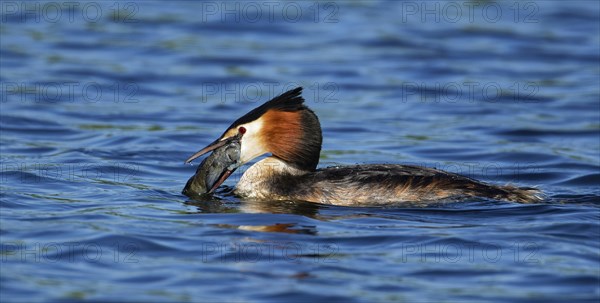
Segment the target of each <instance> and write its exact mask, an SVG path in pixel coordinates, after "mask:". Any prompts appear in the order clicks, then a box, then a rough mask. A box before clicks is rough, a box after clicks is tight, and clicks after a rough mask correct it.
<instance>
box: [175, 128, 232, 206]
mask: <svg viewBox="0 0 600 303" xmlns="http://www.w3.org/2000/svg"><path fill="white" fill-rule="evenodd" d="M241 137H242V134H238V135H236V136H233V137H230V138H227V139H225V140H221V141H215V142H213V143H211V144H209V145H208V146H207V147H205V148H203V149H202V150H200V151H199V152H197V153H195V154H194V155H193V156H191V157H190V158H189V159H188V160H186V161H185V162H186V163H190V162H191V161H192V160H194V159H196V158H198V157H200V156H202V155H203V154H205V153H207V152H210V151H212V153H211V154H210V155H209V156H208V157H206V158H205V159H204V160H203V161H202V163H200V165H199V166H198V169H197V170H196V174H194V175H193V176H192V177H191V178H190V179H189V180H188V182H187V184H186V185H185V187H184V188H183V192H182V193H183V194H184V195H187V196H195V195H204V194H211V193H212V192H214V191H215V190H216V189H217V188H218V187H219V186H220V185H221V184H223V182H225V180H226V179H227V178H228V177H229V176H231V174H232V173H233V172H234V171H235V170H236V169H237V168H238V167H239V166H240V165H241V163H240V151H241Z"/></svg>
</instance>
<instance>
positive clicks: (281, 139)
mask: <svg viewBox="0 0 600 303" xmlns="http://www.w3.org/2000/svg"><path fill="white" fill-rule="evenodd" d="M301 93H302V88H301V87H298V88H296V89H293V90H290V91H288V92H286V93H284V94H282V95H280V96H278V97H275V98H273V99H272V100H270V101H268V102H266V103H264V104H263V105H261V106H259V107H257V108H255V109H253V110H252V111H250V112H249V113H247V114H246V115H244V116H242V117H241V118H239V119H237V120H236V121H235V122H233V124H231V126H229V127H228V128H227V130H226V131H225V132H224V133H223V134H222V135H221V136H220V137H219V138H218V139H217V140H215V141H214V142H212V143H211V144H209V145H208V146H206V147H205V148H203V149H202V150H200V151H199V152H197V153H195V154H194V155H192V156H191V157H190V158H188V159H187V160H186V161H185V162H186V163H189V162H191V161H193V160H194V159H196V158H198V157H200V156H202V155H203V154H205V153H207V152H210V151H213V150H214V151H215V152H213V154H211V155H210V156H209V157H208V158H207V159H205V161H204V162H202V164H201V165H200V167H199V168H198V170H197V172H196V174H195V175H194V176H192V177H191V178H190V180H189V181H188V183H187V184H186V186H185V188H184V190H183V193H184V194H187V195H188V196H190V195H191V194H204V193H207V192H208V193H212V192H213V191H214V190H215V189H216V188H217V187H218V186H219V185H221V184H222V183H223V182H224V181H225V180H226V179H227V178H228V177H229V176H230V175H231V173H232V172H233V171H234V170H235V169H237V168H238V167H239V166H241V165H243V164H245V163H247V162H248V161H251V160H252V159H254V158H256V157H259V156H261V155H264V154H267V153H270V154H271V156H269V157H267V158H265V159H262V160H260V161H258V162H257V163H255V164H254V165H252V166H251V167H250V168H248V169H247V170H246V172H245V173H244V174H243V175H242V177H241V179H240V180H239V182H238V184H237V185H236V187H235V189H234V194H236V195H238V196H241V197H246V198H251V199H268V200H303V201H309V202H318V203H324V204H335V205H365V204H371V205H377V204H380V205H381V204H390V203H396V202H407V201H414V202H418V201H436V200H442V199H453V198H466V197H485V198H492V199H497V200H508V201H515V202H538V201H541V192H540V191H539V190H537V189H535V188H519V187H515V186H510V185H508V186H499V185H491V184H486V183H483V182H480V181H477V180H473V179H471V178H467V177H464V176H461V175H457V174H454V173H449V172H445V171H441V170H438V169H434V168H428V167H420V166H414V165H399V164H368V165H352V166H342V167H328V168H321V169H316V168H317V164H318V163H319V156H320V152H321V143H322V135H321V125H320V123H319V119H318V118H317V116H316V115H315V113H314V112H313V111H312V110H311V109H309V108H308V107H307V106H306V105H304V99H303V98H302V96H301ZM216 176H219V177H218V178H217V177H216Z"/></svg>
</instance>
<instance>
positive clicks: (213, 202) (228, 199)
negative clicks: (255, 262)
mask: <svg viewBox="0 0 600 303" xmlns="http://www.w3.org/2000/svg"><path fill="white" fill-rule="evenodd" d="M222 193H223V192H221V195H217V196H209V195H203V196H193V197H191V199H190V200H188V201H186V202H185V204H187V205H192V206H194V207H196V208H197V209H198V213H248V214H256V213H269V214H294V215H300V216H305V217H309V218H313V219H318V220H320V219H321V218H319V209H320V208H321V207H322V206H321V205H320V204H317V203H310V202H302V201H257V200H242V201H240V200H239V199H238V198H236V197H234V196H233V195H230V194H228V193H226V194H222ZM215 226H218V227H224V228H236V229H240V230H252V231H261V232H279V233H293V234H311V235H314V234H316V233H317V231H316V227H315V226H306V225H299V224H298V222H279V223H275V224H271V225H235V224H230V223H223V224H215Z"/></svg>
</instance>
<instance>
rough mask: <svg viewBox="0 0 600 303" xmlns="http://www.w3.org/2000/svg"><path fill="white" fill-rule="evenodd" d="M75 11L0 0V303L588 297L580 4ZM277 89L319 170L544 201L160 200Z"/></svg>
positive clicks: (599, 192)
mask: <svg viewBox="0 0 600 303" xmlns="http://www.w3.org/2000/svg"><path fill="white" fill-rule="evenodd" d="M290 3H291V4H290ZM76 4H77V5H74V4H68V2H33V1H32V2H27V3H21V2H15V1H12V2H11V1H3V2H2V3H1V4H0V6H1V7H2V20H1V23H0V51H1V56H0V66H1V74H0V82H1V88H2V92H1V98H2V99H1V100H0V101H1V103H0V106H1V116H0V117H1V123H0V125H1V149H0V151H1V173H2V175H1V197H2V198H1V204H0V205H1V209H0V211H1V213H0V237H1V239H0V242H1V253H0V258H1V260H0V266H1V267H0V272H1V274H0V282H1V286H0V301H2V302H39V301H52V302H56V301H84V300H88V301H102V302H106V301H119V302H122V301H136V302H140V301H159V302H165V301H181V302H209V301H210V302H213V301H228V302H238V301H239V302H241V301H244V302H246V301H261V302H263V301H266V302H280V301H283V300H289V301H298V302H309V301H325V300H327V301H330V302H335V301H339V302H373V301H386V302H387V301H390V302H398V301H400V302H434V301H436V302H437V301H447V302H458V301H495V302H500V301H510V302H519V301H532V300H539V301H544V302H546V301H562V302H565V301H571V300H589V301H595V300H598V299H599V297H600V286H599V283H600V260H599V259H600V251H599V249H600V243H599V238H600V237H599V236H600V223H599V219H600V203H599V200H600V199H599V197H600V189H599V184H600V173H599V168H600V159H599V154H600V113H599V112H600V80H599V77H600V76H599V75H600V54H599V52H600V51H599V50H600V46H599V45H600V29H599V25H598V24H599V20H600V17H599V15H600V8H599V3H598V2H597V1H580V2H574V1H539V2H510V1H508V2H498V3H497V2H490V1H480V2H468V3H467V2H434V1H429V2H396V1H381V2H372V1H351V2H350V1H348V2H346V1H344V2H342V1H339V2H318V3H317V2H305V1H302V2H228V3H227V4H223V3H220V2H204V3H196V2H187V1H186V2H173V1H170V2H169V3H168V4H165V3H163V2H154V1H143V2H110V1H103V2H84V3H76ZM297 85H302V86H304V88H305V90H304V97H305V98H306V102H307V104H308V105H309V106H310V107H311V108H312V109H313V110H314V111H315V112H316V113H317V115H318V116H319V118H320V121H321V124H322V127H323V135H324V144H323V151H322V155H321V163H320V166H322V167H325V166H328V165H339V164H355V163H410V164H419V165H425V166H431V167H437V168H441V169H445V170H449V171H452V172H457V173H461V174H464V175H467V176H469V177H473V178H477V179H481V180H484V181H487V182H491V183H495V184H507V183H513V184H518V185H521V186H535V187H538V188H540V189H541V190H543V191H544V193H545V196H546V198H545V201H544V202H543V203H539V204H517V203H509V202H502V201H492V200H485V199H473V200H468V201H463V202H450V201H448V202H441V203H439V204H436V205H420V204H417V203H407V204H406V205H402V206H394V207H388V208H378V207H363V208H352V207H336V206H326V205H318V204H311V203H302V202H293V201H289V202H277V201H273V202H269V201H266V202H255V201H244V200H241V199H239V198H237V197H235V196H232V195H230V194H229V193H228V190H229V189H231V187H233V186H234V185H235V182H236V180H238V179H239V178H240V176H241V173H242V172H243V169H241V170H240V172H236V174H235V175H234V176H232V178H230V179H229V180H228V181H226V183H225V186H224V187H223V188H221V189H220V190H219V192H218V195H217V196H216V197H215V198H214V199H211V200H206V201H192V200H190V199H189V198H187V197H185V196H183V195H181V194H180V192H181V189H182V188H183V186H184V184H185V182H186V181H187V179H188V178H189V177H190V176H191V175H192V174H193V173H194V171H195V168H196V167H195V166H192V165H184V164H183V161H184V160H185V159H186V158H187V157H188V156H190V155H191V154H192V153H194V152H195V151H197V150H198V149H199V148H201V147H203V146H205V145H206V144H207V143H209V142H211V141H212V140H214V139H215V138H216V137H217V136H219V135H220V134H221V133H222V132H223V130H224V129H225V128H226V127H227V126H228V125H229V124H230V123H231V122H232V121H233V120H234V119H236V118H237V117H239V116H241V115H242V114H244V113H246V112H247V111H249V110H250V109H252V108H253V107H255V106H257V105H258V104H260V103H262V102H264V101H266V100H268V99H269V98H271V97H273V96H275V95H277V94H279V93H281V92H283V91H285V90H286V89H288V88H292V87H294V86H297ZM197 162H199V161H197Z"/></svg>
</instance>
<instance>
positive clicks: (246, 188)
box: [235, 156, 310, 198]
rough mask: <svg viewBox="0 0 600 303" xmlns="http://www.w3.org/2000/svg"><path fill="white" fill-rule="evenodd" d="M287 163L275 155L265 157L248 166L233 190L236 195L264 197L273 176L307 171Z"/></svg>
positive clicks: (296, 174)
mask: <svg viewBox="0 0 600 303" xmlns="http://www.w3.org/2000/svg"><path fill="white" fill-rule="evenodd" d="M309 172H310V171H308V170H302V169H299V168H297V167H296V166H294V165H292V164H290V163H287V162H286V161H283V160H281V159H279V158H277V157H273V156H271V157H267V158H265V159H262V160H260V161H258V162H256V163H255V164H254V165H252V166H250V167H249V168H248V169H247V170H246V172H244V174H243V175H242V177H241V179H240V181H239V182H238V183H237V185H236V188H235V192H236V194H238V195H241V196H246V197H254V198H265V197H263V196H267V195H268V193H269V189H270V188H271V185H270V182H273V180H274V177H276V176H279V175H284V174H289V175H294V176H300V175H304V174H306V173H309Z"/></svg>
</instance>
